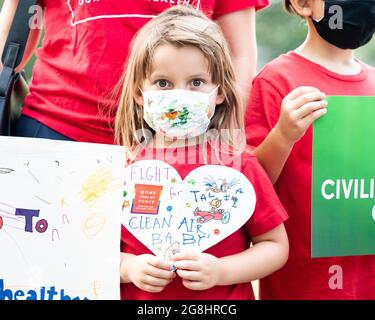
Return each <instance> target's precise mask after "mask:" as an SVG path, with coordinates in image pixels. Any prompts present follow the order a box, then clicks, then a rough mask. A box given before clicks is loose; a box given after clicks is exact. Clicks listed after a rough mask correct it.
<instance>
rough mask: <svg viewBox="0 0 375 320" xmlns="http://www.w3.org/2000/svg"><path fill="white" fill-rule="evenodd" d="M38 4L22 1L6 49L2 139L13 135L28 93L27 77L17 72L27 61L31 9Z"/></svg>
mask: <svg viewBox="0 0 375 320" xmlns="http://www.w3.org/2000/svg"><path fill="white" fill-rule="evenodd" d="M35 4H36V0H19V4H18V7H17V10H16V13H15V15H14V18H13V22H12V25H11V27H10V30H9V34H8V38H7V41H6V43H5V46H4V50H3V54H2V58H1V61H2V63H3V69H2V70H1V73H0V135H3V136H9V135H11V134H12V133H13V130H14V126H15V120H16V118H17V117H18V116H19V114H20V112H21V108H22V103H23V99H24V97H25V93H26V92H27V90H26V89H27V83H26V80H25V77H24V75H23V73H22V72H21V73H17V72H16V71H15V69H16V68H17V67H18V66H19V64H20V63H21V61H22V59H23V55H24V52H25V47H26V44H27V40H28V38H29V34H30V26H29V23H30V21H31V20H30V18H31V17H32V16H33V15H34V12H32V13H30V8H31V7H32V6H33V5H35Z"/></svg>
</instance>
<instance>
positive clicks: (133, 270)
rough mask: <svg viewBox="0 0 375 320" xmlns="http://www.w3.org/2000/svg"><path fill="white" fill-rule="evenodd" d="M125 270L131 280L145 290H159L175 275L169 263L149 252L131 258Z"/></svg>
mask: <svg viewBox="0 0 375 320" xmlns="http://www.w3.org/2000/svg"><path fill="white" fill-rule="evenodd" d="M127 272H128V275H129V279H130V280H131V282H133V283H134V285H136V286H137V287H138V288H140V289H142V290H144V291H147V292H161V291H162V290H163V289H164V288H165V287H166V286H167V285H168V284H169V283H170V282H172V280H173V279H174V278H175V277H176V274H175V273H174V272H172V271H171V265H170V264H169V263H167V262H165V261H163V260H161V259H160V258H158V257H156V256H153V255H151V254H142V255H139V256H134V257H133V258H131V260H130V261H128V263H127Z"/></svg>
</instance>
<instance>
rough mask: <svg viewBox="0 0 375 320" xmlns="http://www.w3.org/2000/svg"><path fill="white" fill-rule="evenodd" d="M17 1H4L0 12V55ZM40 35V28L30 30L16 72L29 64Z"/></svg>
mask: <svg viewBox="0 0 375 320" xmlns="http://www.w3.org/2000/svg"><path fill="white" fill-rule="evenodd" d="M18 2H19V0H4V3H3V6H2V8H1V12H0V53H2V52H3V50H4V45H5V42H6V40H7V37H8V33H9V29H10V26H11V24H12V21H13V17H14V14H15V12H16V9H17V5H18ZM40 35H41V28H35V29H32V30H31V32H30V36H29V39H28V41H27V45H26V49H25V53H24V57H23V60H22V61H21V64H20V65H19V66H18V68H17V70H22V69H23V68H24V66H25V65H26V64H27V63H28V62H29V60H30V58H31V56H32V55H33V53H34V52H35V50H36V47H37V46H38V43H39V39H40ZM0 66H1V67H2V65H1V62H0Z"/></svg>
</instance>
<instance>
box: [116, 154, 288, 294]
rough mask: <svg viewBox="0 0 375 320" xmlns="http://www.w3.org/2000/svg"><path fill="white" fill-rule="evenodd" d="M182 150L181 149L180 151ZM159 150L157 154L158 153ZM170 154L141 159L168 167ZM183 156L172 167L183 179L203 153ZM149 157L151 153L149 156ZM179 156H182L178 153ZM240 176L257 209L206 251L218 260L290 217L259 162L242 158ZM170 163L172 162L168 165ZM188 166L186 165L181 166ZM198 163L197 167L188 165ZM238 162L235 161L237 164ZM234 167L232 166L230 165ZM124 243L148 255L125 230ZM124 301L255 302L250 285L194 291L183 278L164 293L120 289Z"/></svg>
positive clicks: (248, 156)
mask: <svg viewBox="0 0 375 320" xmlns="http://www.w3.org/2000/svg"><path fill="white" fill-rule="evenodd" d="M178 149H181V148H178ZM207 149H208V152H207V154H208V155H210V154H211V151H210V148H209V147H208V148H207ZM155 150H157V154H156V151H155ZM175 150H176V151H175V152H174V153H172V152H170V149H154V150H152V152H153V153H154V155H151V156H148V157H145V156H141V157H140V159H159V160H162V161H165V162H167V163H170V164H171V165H172V163H171V161H173V163H174V162H176V161H175V156H176V152H178V153H179V152H180V151H181V150H179V151H177V149H175ZM187 150H188V149H187V148H185V151H186V153H185V154H184V157H183V158H184V159H185V161H178V162H179V164H173V167H174V168H175V169H176V170H177V171H178V173H179V174H180V175H181V178H182V179H184V178H185V177H186V176H187V175H188V174H189V172H190V171H192V170H194V169H196V168H198V167H200V166H202V165H203V163H204V161H202V160H200V161H192V159H193V160H195V159H201V157H200V155H201V152H200V151H201V150H200V148H196V149H195V150H190V151H187ZM147 154H148V155H149V152H148V153H147ZM179 154H180V153H179ZM240 159H241V166H240V167H241V168H242V169H241V172H242V173H243V174H244V175H245V176H246V177H247V178H248V179H249V181H250V182H251V183H252V185H253V187H254V190H255V193H256V199H257V200H256V206H255V211H254V213H253V215H252V216H251V218H250V219H249V221H248V222H247V223H246V224H245V225H244V226H243V227H242V228H241V229H239V230H238V231H236V232H234V233H233V234H232V235H230V236H229V237H227V238H226V239H224V240H223V241H221V242H220V243H218V244H216V245H214V246H213V247H211V248H209V249H207V250H206V251H205V252H206V253H209V254H212V255H214V256H216V257H219V258H220V257H224V256H228V255H232V254H236V253H239V252H242V251H244V250H246V249H247V248H249V245H250V241H251V237H255V236H259V235H261V234H264V233H266V232H268V231H270V230H272V229H274V228H275V227H277V226H278V225H280V224H281V223H283V221H285V220H286V219H287V214H286V212H285V210H284V208H283V206H282V205H281V204H280V201H279V199H278V198H277V196H276V193H275V191H274V189H273V186H272V184H271V182H270V181H269V179H268V177H267V175H266V173H265V172H264V170H263V168H262V167H261V165H260V164H259V163H258V161H257V159H256V158H255V156H254V155H252V154H243V155H242V156H241V158H240ZM168 160H169V161H168ZM180 162H185V164H183V163H180ZM189 163H197V164H189ZM207 163H208V164H218V162H217V161H216V162H215V161H211V160H210V157H209V156H208V162H207ZM237 163H238V162H237V161H236V164H237ZM229 166H232V167H234V166H233V165H229ZM121 238H122V242H121V248H122V251H123V252H127V253H131V254H135V255H140V254H145V253H149V254H151V251H149V250H148V249H147V248H146V247H145V246H144V245H143V244H141V243H140V242H139V241H138V240H137V239H136V238H135V237H134V236H133V235H132V234H131V233H130V232H129V231H128V230H127V229H125V228H124V227H122V235H121ZM233 268H234V270H233V271H234V272H235V269H236V268H246V266H233ZM121 298H122V299H126V300H215V299H218V300H226V299H229V300H248V299H254V293H253V290H252V286H251V283H245V284H237V285H231V286H216V287H213V288H211V289H208V290H203V291H193V290H189V289H187V288H185V287H184V286H183V284H182V281H181V278H179V277H176V278H175V279H174V280H173V281H172V282H171V283H170V284H169V285H168V286H167V287H166V288H165V289H164V290H163V291H162V292H161V293H149V292H146V291H143V290H141V289H139V288H137V287H136V286H135V285H134V284H132V283H128V284H122V285H121Z"/></svg>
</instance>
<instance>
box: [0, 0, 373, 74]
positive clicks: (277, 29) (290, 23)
mask: <svg viewBox="0 0 375 320" xmlns="http://www.w3.org/2000/svg"><path fill="white" fill-rule="evenodd" d="M3 1H4V0H0V6H2V4H3ZM57 1H58V0H57ZM228 1H234V0H228ZM271 2H272V4H271V6H269V7H268V8H267V9H265V10H262V11H261V12H259V13H258V15H257V39H258V50H259V55H258V56H259V58H258V59H259V60H258V68H261V67H262V66H263V65H264V64H266V63H267V62H269V61H271V60H272V59H274V58H276V57H278V56H279V55H280V54H282V53H286V52H288V51H290V50H293V49H295V48H296V47H298V45H299V44H301V43H302V42H303V40H304V38H305V35H306V32H307V29H306V26H305V23H304V21H303V20H301V19H300V18H299V17H296V16H292V15H289V14H287V13H286V12H284V11H283V8H282V3H281V0H271ZM357 56H358V58H360V59H362V60H363V61H365V62H367V63H368V64H370V65H373V66H375V39H373V40H372V41H371V42H370V43H369V44H368V45H367V46H365V47H363V48H361V49H359V50H358V51H357ZM34 62H35V57H34V58H33V59H32V60H31V61H30V63H29V64H28V65H27V67H26V72H27V74H28V75H29V76H31V73H32V68H33V65H34Z"/></svg>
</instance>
